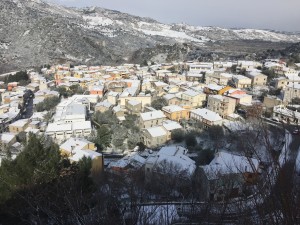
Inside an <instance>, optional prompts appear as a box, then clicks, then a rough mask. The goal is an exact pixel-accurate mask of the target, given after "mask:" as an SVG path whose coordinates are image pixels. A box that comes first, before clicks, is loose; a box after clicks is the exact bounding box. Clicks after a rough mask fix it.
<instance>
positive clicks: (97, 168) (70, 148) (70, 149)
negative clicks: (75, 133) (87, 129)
mask: <svg viewBox="0 0 300 225" xmlns="http://www.w3.org/2000/svg"><path fill="white" fill-rule="evenodd" d="M59 149H60V152H61V154H62V156H64V157H67V158H68V159H69V160H70V161H71V163H73V162H78V161H80V160H81V159H83V158H84V157H86V158H90V159H91V160H92V167H91V174H92V176H97V175H99V173H101V172H102V171H103V168H104V164H103V155H102V154H101V153H99V152H96V147H95V144H94V143H93V142H90V141H87V140H86V139H83V138H69V139H68V140H67V141H65V142H64V143H63V144H61V145H60V146H59Z"/></svg>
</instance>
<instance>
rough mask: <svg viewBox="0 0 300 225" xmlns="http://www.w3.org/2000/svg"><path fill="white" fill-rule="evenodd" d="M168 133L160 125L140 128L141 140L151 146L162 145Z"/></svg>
mask: <svg viewBox="0 0 300 225" xmlns="http://www.w3.org/2000/svg"><path fill="white" fill-rule="evenodd" d="M167 138H168V134H167V131H166V130H165V129H164V128H163V127H162V126H156V127H149V128H146V129H143V130H142V142H143V143H144V144H145V145H146V146H148V147H152V148H156V147H158V146H162V145H163V144H165V143H166V142H167Z"/></svg>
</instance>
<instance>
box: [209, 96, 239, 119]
mask: <svg viewBox="0 0 300 225" xmlns="http://www.w3.org/2000/svg"><path fill="white" fill-rule="evenodd" d="M207 108H208V109H209V110H211V111H213V112H216V113H218V114H220V116H221V117H222V118H226V117H227V116H228V115H230V114H232V113H234V111H235V100H234V99H232V98H229V97H226V96H221V95H210V96H208V101H207Z"/></svg>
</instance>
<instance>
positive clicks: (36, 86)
mask: <svg viewBox="0 0 300 225" xmlns="http://www.w3.org/2000/svg"><path fill="white" fill-rule="evenodd" d="M39 88H40V85H39V84H38V83H30V84H28V85H27V89H29V90H31V91H33V92H36V91H38V90H39Z"/></svg>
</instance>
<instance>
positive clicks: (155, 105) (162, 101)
mask: <svg viewBox="0 0 300 225" xmlns="http://www.w3.org/2000/svg"><path fill="white" fill-rule="evenodd" d="M167 105H168V102H167V101H166V99H164V98H162V97H159V98H157V99H156V100H154V101H152V102H151V107H153V108H154V109H156V110H161V109H162V107H164V106H167Z"/></svg>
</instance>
